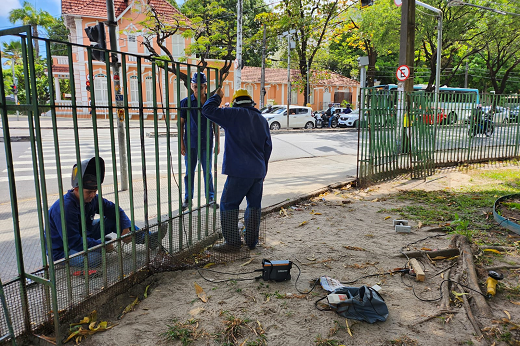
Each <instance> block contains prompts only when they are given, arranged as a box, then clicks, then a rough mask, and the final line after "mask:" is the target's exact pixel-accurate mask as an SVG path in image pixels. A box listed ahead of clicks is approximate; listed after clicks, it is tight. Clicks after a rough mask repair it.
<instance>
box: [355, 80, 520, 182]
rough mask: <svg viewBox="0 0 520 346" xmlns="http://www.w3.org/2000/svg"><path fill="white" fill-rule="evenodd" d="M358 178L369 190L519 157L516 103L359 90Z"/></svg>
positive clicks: (510, 99)
mask: <svg viewBox="0 0 520 346" xmlns="http://www.w3.org/2000/svg"><path fill="white" fill-rule="evenodd" d="M361 92H362V95H361V96H362V97H361V99H362V100H364V102H363V104H362V105H361V107H360V112H359V114H360V116H359V120H358V122H357V123H356V126H358V127H359V151H358V179H359V181H360V183H361V184H362V185H368V184H371V183H375V182H377V181H382V180H386V179H390V178H393V177H396V176H397V175H399V174H403V173H410V174H411V176H412V177H413V178H421V177H426V176H429V175H432V174H433V173H434V170H435V168H437V167H442V166H452V165H458V164H465V163H476V162H485V161H491V160H505V159H512V158H518V157H519V156H520V152H519V144H520V121H519V118H520V117H519V111H520V106H519V105H520V103H519V98H518V97H514V96H511V95H494V94H483V95H479V94H477V93H465V92H460V93H454V92H452V93H439V102H438V105H436V104H435V97H434V96H435V95H434V93H425V92H422V91H416V92H411V93H405V92H400V91H393V90H390V91H389V90H377V89H376V88H366V89H362V91H361Z"/></svg>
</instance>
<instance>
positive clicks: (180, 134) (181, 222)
mask: <svg viewBox="0 0 520 346" xmlns="http://www.w3.org/2000/svg"><path fill="white" fill-rule="evenodd" d="M175 71H176V75H175V82H176V85H177V90H176V94H177V98H176V100H177V153H178V155H177V164H178V170H179V186H178V189H179V215H180V217H179V231H178V236H179V243H178V246H179V250H181V249H183V247H184V246H183V237H182V230H183V229H184V213H183V211H182V201H183V196H182V183H183V179H182V155H181V141H183V140H184V128H183V126H181V112H182V110H181V78H180V63H178V62H176V63H175ZM186 126H188V125H187V124H186ZM186 155H188V153H187V152H186ZM186 174H187V172H186ZM186 188H187V187H186ZM172 238H173V236H172ZM171 244H173V239H170V253H171V252H172V245H171Z"/></svg>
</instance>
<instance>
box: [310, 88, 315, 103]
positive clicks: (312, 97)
mask: <svg viewBox="0 0 520 346" xmlns="http://www.w3.org/2000/svg"><path fill="white" fill-rule="evenodd" d="M309 93H310V95H309V103H310V104H314V89H309Z"/></svg>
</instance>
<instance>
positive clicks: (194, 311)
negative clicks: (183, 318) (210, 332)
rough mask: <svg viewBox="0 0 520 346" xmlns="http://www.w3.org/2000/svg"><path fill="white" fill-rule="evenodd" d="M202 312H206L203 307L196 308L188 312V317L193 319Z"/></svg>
mask: <svg viewBox="0 0 520 346" xmlns="http://www.w3.org/2000/svg"><path fill="white" fill-rule="evenodd" d="M203 311H206V310H204V308H203V307H201V306H199V307H198V308H194V309H191V310H190V315H191V316H194V317H195V316H197V315H198V314H200V313H201V312H203Z"/></svg>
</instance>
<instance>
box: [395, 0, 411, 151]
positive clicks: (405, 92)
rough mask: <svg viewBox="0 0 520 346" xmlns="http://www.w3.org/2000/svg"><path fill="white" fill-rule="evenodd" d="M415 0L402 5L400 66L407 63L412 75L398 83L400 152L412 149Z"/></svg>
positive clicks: (406, 0)
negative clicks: (410, 111)
mask: <svg viewBox="0 0 520 346" xmlns="http://www.w3.org/2000/svg"><path fill="white" fill-rule="evenodd" d="M414 43H415V0H403V2H402V6H401V38H400V40H399V66H402V65H406V66H408V69H409V70H410V76H409V77H408V79H406V80H405V81H404V82H399V83H398V84H397V86H398V87H397V90H398V106H397V107H398V111H397V119H396V120H397V124H398V126H400V124H403V130H402V133H399V132H398V133H397V138H396V139H397V143H396V144H397V145H396V147H397V150H398V152H400V153H408V152H409V151H410V140H409V137H408V131H409V127H408V126H409V125H410V115H409V114H407V110H409V109H410V104H411V99H410V93H411V92H412V91H413V84H414V83H413V79H414V74H415V71H414V53H415V49H414V47H415V44H414Z"/></svg>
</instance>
